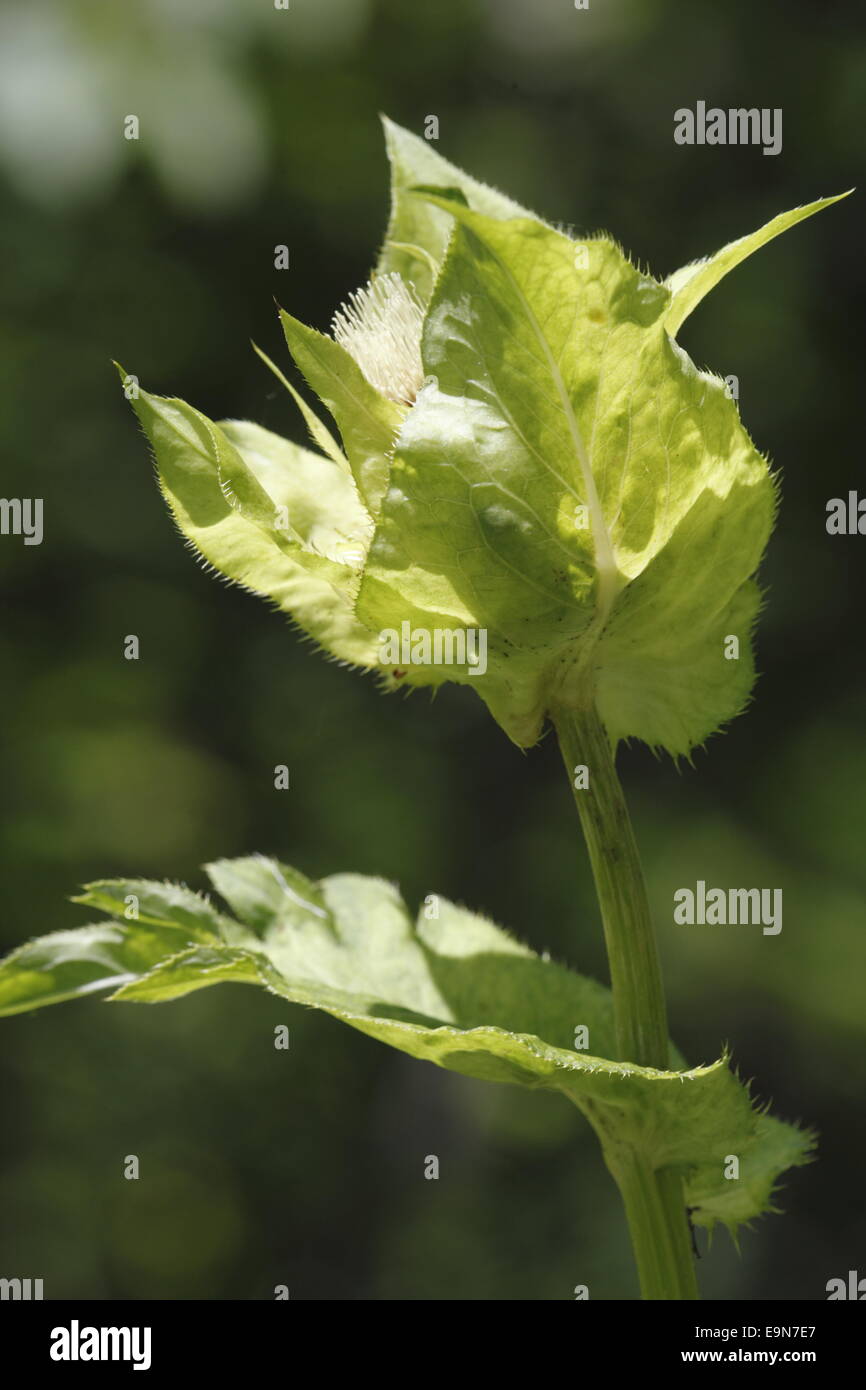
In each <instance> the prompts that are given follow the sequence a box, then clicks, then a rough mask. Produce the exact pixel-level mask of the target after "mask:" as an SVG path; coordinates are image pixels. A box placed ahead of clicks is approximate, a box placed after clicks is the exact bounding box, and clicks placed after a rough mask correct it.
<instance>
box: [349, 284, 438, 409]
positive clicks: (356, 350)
mask: <svg viewBox="0 0 866 1390" xmlns="http://www.w3.org/2000/svg"><path fill="white" fill-rule="evenodd" d="M423 323H424V309H423V307H422V305H421V303H420V301H419V299H418V296H417V295H416V293H415V287H414V285H412V284H411V283H408V282H407V281H405V280H403V279H402V278H401V276H399V275H397V274H396V273H395V272H390V273H388V274H386V275H375V276H374V277H373V279H372V280H371V281H370V282H369V283H368V284H367V285H365V286H364V288H363V289H360V290H356V291H355V293H354V294H350V295H349V302H348V304H342V305H341V306H340V308H339V309H338V310H337V312H336V314H335V315H334V319H333V323H332V325H331V331H332V333H333V335H334V338H335V339H336V341H337V342H338V343H339V344H340V346H341V347H343V348H345V350H346V351H347V352H348V353H350V354H351V356H352V357H354V359H355V361H356V362H357V364H358V366H359V367H360V368H361V371H362V372H363V373H364V376H365V377H366V378H367V380H368V381H369V382H370V385H371V386H375V388H376V390H377V391H380V392H381V394H382V395H383V396H387V397H388V398H389V399H390V400H392V401H398V402H400V403H401V404H403V405H412V404H413V402H414V400H415V397H416V396H417V394H418V392H419V391H420V389H421V386H422V384H423V381H424V368H423V366H422V363H421V328H422V326H423Z"/></svg>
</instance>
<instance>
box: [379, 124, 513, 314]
mask: <svg viewBox="0 0 866 1390" xmlns="http://www.w3.org/2000/svg"><path fill="white" fill-rule="evenodd" d="M382 125H383V127H384V130H385V144H386V147H387V150H388V159H389V161H390V164H391V218H390V221H389V223H388V231H387V234H386V237H385V244H384V246H383V247H382V252H381V255H380V256H379V261H378V264H377V266H376V271H377V273H378V274H380V275H381V274H387V273H389V272H392V271H393V272H396V273H397V274H398V275H400V276H402V278H403V279H404V280H408V281H411V282H412V283H413V284H414V286H415V288H416V290H417V291H418V294H419V295H420V297H421V299H422V301H426V300H427V299H429V298H430V294H431V292H432V289H433V283H434V281H435V279H436V273H437V271H438V268H439V266H440V265H441V263H442V261H443V260H444V258H445V251H446V248H447V246H448V239H449V237H450V235H451V229H452V227H453V225H454V224H453V222H452V219H451V217H450V216H449V214H448V211H447V209H445V208H444V207H441V206H439V207H437V206H434V204H433V203H431V202H429V201H426V200H424V199H422V198H419V197H418V196H417V193H416V192H415V189H416V187H417V186H419V185H422V186H423V185H427V186H430V187H435V188H439V189H440V190H441V191H442V192H445V191H447V190H457V192H458V193H459V194H460V195H462V197H463V198H464V199H465V200H466V203H467V204H468V206H469V207H472V208H475V209H476V211H478V212H483V213H485V214H486V215H487V216H488V217H499V218H506V217H530V216H532V214H531V213H530V212H528V211H527V209H526V208H523V207H521V206H520V204H519V203H515V202H514V201H513V199H511V198H508V197H506V196H505V194H503V193H499V192H498V191H497V190H496V189H495V188H490V187H488V185H487V184H485V183H481V182H479V180H478V179H474V178H472V177H471V175H469V174H464V172H463V170H462V169H458V168H457V167H456V165H454V164H449V162H448V160H447V159H443V158H442V156H441V155H440V154H437V152H436V150H435V148H434V147H433V145H432V144H431V143H430V142H429V141H428V140H422V139H419V137H418V136H417V135H413V134H412V133H411V131H408V130H404V129H403V128H402V126H398V125H395V124H394V122H393V121H390V120H388V118H387V116H383V118H382Z"/></svg>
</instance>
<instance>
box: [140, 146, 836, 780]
mask: <svg viewBox="0 0 866 1390" xmlns="http://www.w3.org/2000/svg"><path fill="white" fill-rule="evenodd" d="M385 134H386V142H387V146H388V154H389V157H390V161H391V170H392V209H391V218H390V223H389V227H388V233H387V236H386V240H385V243H384V246H383V249H382V253H381V255H380V258H379V263H378V266H377V269H376V274H379V275H388V276H392V277H393V276H402V277H403V278H404V279H406V280H407V281H411V282H412V284H413V285H414V289H415V297H416V299H417V300H418V301H419V303H420V304H421V305H423V306H424V319H423V330H422V333H421V342H420V346H419V345H418V344H417V343H414V341H413V344H412V347H413V352H412V361H413V363H414V364H415V376H414V377H413V380H416V379H417V381H418V383H419V387H418V389H417V392H415V391H414V390H413V391H412V392H411V393H409V395H414V399H412V400H410V399H409V396H405V397H404V396H401V397H400V399H399V400H398V399H391V398H389V397H387V396H386V395H384V394H382V391H381V390H380V389H379V388H378V387H377V386H376V385H374V384H373V383H372V382H371V381H370V380H369V379H368V377H367V376H366V375H365V371H364V366H363V360H364V352H366V353H367V354H371V355H368V357H367V362H368V370H370V368H369V363H370V362H371V361H372V360H373V358H374V357H375V360H376V363H377V365H378V366H381V365H382V354H384V355H385V357H386V358H387V355H388V353H393V352H397V353H399V352H401V351H404V352H405V353H406V356H407V360H408V356H409V352H408V348H407V347H406V339H405V336H404V337H402V338H401V336H400V333H397V332H394V333H389V331H388V323H387V322H385V324H384V327H383V322H382V312H384V311H382V310H381V304H382V303H383V302H384V300H380V302H379V309H378V310H375V311H374V310H373V309H369V308H368V309H366V310H364V311H363V312H362V314H361V316H362V319H363V314H364V313H368V314H369V315H370V317H369V320H364V321H363V322H362V324H361V331H360V333H359V334H357V335H356V337H355V338H354V339H353V340H352V341H353V342H354V343H355V350H357V352H358V360H356V359H355V357H354V356H353V355H352V353H351V352H350V351H348V350H347V347H346V346H345V345H344V343H343V342H341V343H337V342H336V341H335V340H334V339H333V338H332V337H329V336H327V335H326V334H324V333H321V332H319V331H317V330H316V329H314V328H310V327H307V326H306V325H304V324H302V323H300V322H299V321H298V320H297V319H295V318H293V317H292V316H291V315H289V314H287V313H285V312H284V313H283V314H282V324H283V329H284V332H285V337H286V341H287V344H288V347H289V350H290V352H291V353H292V355H293V357H294V359H295V362H296V365H297V367H298V368H299V370H300V372H301V374H302V375H303V377H304V378H305V380H306V382H307V384H308V385H309V386H310V387H311V388H312V390H313V391H315V392H316V394H317V395H318V396H319V398H320V399H321V400H322V402H323V404H324V405H325V407H326V408H327V410H328V411H329V413H330V415H331V416H332V418H333V420H334V423H335V425H336V428H337V430H338V431H339V435H340V442H339V443H338V442H337V441H336V440H335V439H334V438H333V436H332V435H331V433H330V431H329V430H328V429H327V428H326V426H325V425H324V424H323V423H322V421H321V420H320V419H319V417H318V415H316V414H315V413H314V412H313V410H312V408H311V407H310V406H309V405H308V404H307V402H306V401H305V400H304V399H303V398H302V397H301V396H300V394H299V392H298V391H297V390H296V388H295V387H294V386H292V385H291V384H290V383H289V382H288V381H286V382H285V384H286V386H287V387H288V389H289V392H290V393H291V395H292V396H293V397H294V399H295V402H296V403H297V404H298V406H299V408H300V410H301V413H302V416H303V418H304V420H305V423H306V425H307V428H308V430H309V432H310V434H311V436H312V439H313V441H314V442H315V443H316V444H317V445H318V447H319V448H320V449H321V450H322V453H321V454H319V453H316V452H314V451H312V450H308V449H303V448H300V447H299V446H297V445H295V444H291V443H289V441H287V440H283V439H280V438H279V437H278V436H276V435H274V434H271V433H270V432H268V431H264V430H259V429H257V427H256V426H254V425H250V424H238V423H237V422H235V423H228V424H227V423H223V424H222V425H215V424H212V423H211V422H210V421H208V420H206V419H205V417H204V416H202V415H201V414H199V413H198V412H196V411H193V410H192V409H191V408H190V407H188V406H185V405H184V404H183V403H182V402H180V401H166V400H162V399H161V398H159V397H154V396H148V395H147V394H146V393H144V392H142V393H141V395H140V398H139V399H138V400H137V401H136V402H135V405H136V409H137V410H138V413H139V416H140V418H141V420H142V423H143V425H144V427H145V430H146V431H147V433H148V435H149V437H150V439H151V443H152V444H153V447H154V451H155V454H156V460H157V467H158V470H159V474H160V481H161V484H162V488H163V491H164V493H165V495H166V497H167V499H168V501H169V504H170V506H171V507H172V510H173V512H174V514H175V517H176V519H177V521H178V524H179V526H180V528H181V530H182V531H183V533H184V534H185V535H186V536H187V538H188V539H189V540H190V542H191V543H192V545H193V546H194V547H195V548H196V549H197V550H199V551H200V552H201V554H203V555H204V557H205V558H206V559H207V560H208V561H209V562H210V563H211V564H212V565H213V566H215V568H217V569H218V570H220V571H222V573H224V574H225V575H227V576H228V577H229V578H230V579H234V580H237V581H238V582H240V583H243V584H245V585H247V586H248V587H249V588H251V589H254V590H255V591H256V592H259V593H262V594H265V595H266V596H268V597H270V598H272V599H273V600H274V601H275V602H276V603H277V604H278V605H279V606H280V607H281V608H282V609H283V610H284V611H286V612H288V613H289V614H291V616H292V617H293V618H294V620H295V621H296V622H297V623H298V624H299V625H300V626H301V627H302V628H303V629H304V630H305V631H306V632H307V633H309V634H310V636H312V637H313V639H314V640H315V641H316V642H317V643H319V644H320V645H321V646H322V647H324V648H325V649H326V650H327V651H329V652H330V653H331V654H332V655H334V656H335V657H337V658H338V659H340V660H343V661H346V662H350V663H352V664H354V665H357V666H361V667H366V668H367V669H371V670H375V671H377V672H378V673H379V674H380V676H381V677H382V683H383V685H384V686H385V687H386V688H390V689H395V688H399V687H400V686H424V685H427V686H436V685H439V684H441V683H442V682H443V681H457V682H461V683H464V684H468V685H471V686H474V688H475V689H476V690H477V691H478V693H479V695H481V696H482V698H483V699H484V700H485V701H486V703H487V705H488V707H489V709H490V710H491V712H492V713H493V715H494V716H495V718H496V719H497V720H498V721H499V723H500V724H501V725H502V727H503V728H504V729H505V731H506V732H507V733H508V735H509V737H510V738H511V739H512V740H513V741H514V742H515V743H517V744H518V745H520V746H523V747H527V746H529V745H531V744H532V743H534V742H535V741H536V740H537V739H538V737H539V734H540V732H541V730H542V728H543V725H544V722H545V720H546V719H547V718H548V717H553V718H556V717H557V715H558V714H560V713H562V712H563V711H565V710H568V709H569V708H576V707H579V706H585V705H586V704H587V703H589V702H593V703H595V705H596V706H597V708H598V711H599V713H600V715H601V717H602V719H603V721H604V723H605V726H606V728H607V732H608V734H609V736H610V739H611V741H612V742H613V743H616V742H617V741H618V740H621V739H628V738H639V739H642V740H643V741H644V742H646V743H647V744H649V745H650V746H652V747H653V748H657V749H664V750H667V751H668V752H669V753H671V754H672V755H673V756H675V757H677V756H680V755H688V754H689V752H690V751H691V749H692V748H693V747H694V746H695V745H696V744H699V743H701V742H702V741H703V740H704V739H705V738H706V737H707V736H708V735H709V734H711V733H712V732H714V731H715V730H716V729H718V728H720V727H721V726H722V725H723V724H725V723H726V722H727V721H728V720H730V719H731V718H733V717H734V716H735V715H736V714H737V713H738V712H739V711H740V710H741V709H742V708H743V706H744V705H745V703H746V702H747V700H748V698H749V694H750V691H751V688H752V684H753V680H754V660H753V655H752V633H753V628H754V625H755V620H756V616H757V613H758V610H759V606H760V592H759V589H758V587H757V583H756V574H757V571H758V567H759V564H760V561H761V558H762V555H763V551H764V549H765V546H766V543H767V540H768V537H769V534H770V531H771V528H772V524H773V519H774V513H775V505H776V489H775V484H774V480H773V477H772V475H771V473H770V470H769V468H768V465H767V463H766V461H765V460H764V459H763V458H762V457H761V455H760V454H759V453H758V451H757V450H756V448H755V447H754V445H753V444H752V442H751V440H750V438H749V436H748V434H747V433H746V431H745V429H744V427H743V425H742V423H741V421H740V418H739V413H738V408H737V405H736V403H735V401H734V400H733V399H731V398H730V394H729V393H728V392H727V390H726V388H725V384H724V382H723V381H722V380H721V378H719V377H717V376H714V375H713V374H712V373H710V372H707V371H701V370H699V369H698V368H697V367H696V366H695V364H694V363H693V362H692V361H691V359H690V358H689V357H688V355H687V354H686V353H685V352H684V351H683V349H682V348H681V347H680V346H679V344H678V343H677V341H676V335H677V332H678V330H679V329H680V327H681V325H682V323H683V322H684V320H685V319H686V317H687V316H688V314H690V313H691V312H692V310H693V309H694V308H695V307H696V305H697V304H698V303H699V302H700V300H701V299H702V298H703V297H704V296H705V295H706V294H707V293H708V292H709V291H710V290H711V289H712V288H713V287H714V286H715V285H716V284H717V283H718V282H719V281H720V280H721V279H722V278H723V276H725V275H726V274H727V273H728V271H730V270H731V269H733V267H734V266H736V265H737V264H739V263H740V262H741V261H742V260H743V259H745V257H747V256H749V255H751V253H752V252H753V251H755V250H757V249H758V248H759V247H760V246H763V245H764V244H766V243H767V242H768V241H770V240H772V239H773V238H774V237H775V236H778V235H779V234H780V233H781V232H782V231H784V230H786V229H787V228H788V227H790V226H793V225H794V224H795V223H797V222H799V221H802V220H803V219H804V218H806V217H809V216H811V215H812V214H813V213H814V212H817V211H819V210H820V209H822V208H824V207H827V206H828V205H829V204H830V203H832V202H834V201H836V200H835V199H833V198H824V199H819V200H818V201H816V202H814V203H810V204H808V205H807V206H806V207H802V208H798V209H795V210H794V211H792V212H789V213H784V214H782V215H780V216H779V217H776V218H774V219H773V220H772V221H771V222H769V223H768V224H767V225H766V226H765V227H763V228H761V229H760V230H759V231H757V232H755V233H753V234H752V235H750V236H747V237H743V238H741V239H740V240H739V241H735V242H732V243H731V244H730V245H728V246H726V247H723V248H722V250H721V251H719V252H717V254H716V255H715V256H712V257H710V258H709V259H707V260H705V261H701V262H696V263H695V264H693V265H689V266H686V267H684V268H683V269H682V270H680V271H677V272H676V273H675V274H674V275H672V276H671V277H669V279H668V280H667V281H666V282H664V283H662V282H660V281H658V280H656V279H654V278H653V277H652V276H651V275H649V274H647V273H644V272H642V271H641V270H639V269H638V268H636V266H635V265H633V264H632V263H631V261H630V260H629V259H628V258H627V257H626V256H625V255H624V253H623V252H622V250H621V249H620V248H619V247H618V246H617V245H616V244H615V243H614V242H613V241H611V240H610V239H609V238H607V237H593V238H588V239H584V240H583V241H581V242H579V243H578V242H575V241H574V240H572V239H571V238H570V237H569V236H567V235H565V234H564V233H562V232H559V231H557V230H555V229H554V228H553V227H551V226H550V225H549V224H547V223H546V222H543V221H541V220H540V219H539V218H537V217H535V216H534V215H533V214H531V213H529V212H528V211H527V210H526V209H525V208H523V207H521V206H520V205H519V204H517V203H515V202H513V201H512V200H511V199H510V198H507V197H506V196H505V195H503V194H501V193H498V192H497V191H496V190H494V189H491V188H489V187H487V186H486V185H484V184H482V183H480V182H479V181H478V180H476V179H473V178H472V177H470V176H469V175H467V174H464V173H463V172H462V171H461V170H459V169H457V168H456V167H455V166H454V165H452V164H449V163H448V162H447V161H446V160H444V159H443V158H442V157H441V156H440V155H439V154H438V153H437V152H436V150H435V149H434V148H433V147H432V145H431V144H430V143H429V142H428V141H426V140H421V139H418V137H416V136H414V135H411V134H410V133H409V132H407V131H403V130H401V129H400V128H399V127H397V126H395V125H393V124H392V123H391V122H389V121H386V122H385ZM373 299H375V296H373ZM398 300H399V296H395V297H394V299H393V302H394V303H395V304H396V303H397V302H398ZM364 302H365V303H366V302H367V301H364ZM371 302H372V301H371ZM389 302H390V301H389ZM395 312H396V311H395ZM376 313H379V318H378V319H377V318H376V317H375V314H376ZM385 319H386V320H387V314H385ZM419 319H420V311H419ZM401 331H402V332H403V333H404V334H405V331H406V324H405V323H404V324H403V325H402V326H401ZM414 331H415V332H416V333H417V327H416V329H415V330H414ZM361 342H363V344H364V351H362V350H361V349H360V348H359V347H358V344H359V343H361ZM401 344H402V347H401ZM350 346H351V343H350ZM269 365H270V364H269ZM386 365H387V363H386ZM398 365H399V364H398ZM404 365H405V364H404ZM276 370H277V374H278V375H281V374H280V373H279V371H278V369H276ZM422 371H423V374H424V384H423V385H420V382H421V379H422ZM371 375H375V376H376V379H377V381H379V382H380V384H381V383H382V382H387V381H389V380H393V379H395V377H394V376H393V375H391V374H389V373H388V371H385V372H384V373H382V372H378V371H377V372H375V373H374V372H372V371H371ZM401 379H403V378H401ZM283 380H285V378H283ZM277 502H279V503H280V504H281V506H282V510H283V512H284V513H285V515H286V516H287V518H288V521H287V523H286V525H285V527H284V529H283V530H282V531H281V532H280V533H279V534H275V526H274V520H273V515H274V507H275V504H276V503H277ZM284 519H285V518H284Z"/></svg>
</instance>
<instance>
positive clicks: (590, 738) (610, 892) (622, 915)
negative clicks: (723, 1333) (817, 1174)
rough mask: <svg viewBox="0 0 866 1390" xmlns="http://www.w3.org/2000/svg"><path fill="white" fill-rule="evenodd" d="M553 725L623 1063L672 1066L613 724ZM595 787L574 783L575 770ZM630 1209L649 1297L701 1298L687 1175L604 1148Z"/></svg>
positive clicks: (592, 716)
mask: <svg viewBox="0 0 866 1390" xmlns="http://www.w3.org/2000/svg"><path fill="white" fill-rule="evenodd" d="M554 724H555V726H556V732H557V735H558V737H559V746H560V749H561V750H562V756H563V759H564V761H565V767H566V771H567V773H568V780H569V783H570V784H571V787H572V790H573V792H574V799H575V802H576V805H577V810H578V814H579V816H580V823H581V826H582V828H583V833H584V836H585V838H586V843H587V848H588V850H589V859H590V864H591V865H592V873H593V878H594V879H595V888H596V893H597V894H598V901H599V906H600V908H601V916H602V923H603V926H604V939H605V945H606V947H607V957H608V964H609V968H610V980H611V988H612V992H613V1008H614V1020H615V1025H616V1039H617V1051H618V1054H619V1060H620V1061H622V1062H635V1063H637V1064H638V1065H639V1066H643V1067H656V1068H658V1069H660V1070H663V1071H666V1070H668V1069H669V1068H670V1046H669V1042H668V1027H667V1011H666V1009H665V998H664V988H663V985H662V977H661V968H660V965H659V958H658V951H657V949H656V940H655V933H654V931H653V925H652V919H651V917H650V910H649V902H648V900H647V892H646V885H645V883H644V878H643V872H642V870H641V865H640V858H639V856H638V851H637V845H636V843H635V838H634V832H633V830H632V827H631V821H630V819H629V814H628V808H627V806H626V803H625V798H624V796H623V792H622V787H621V786H620V782H619V778H618V777H617V773H616V767H615V766H614V759H613V753H612V751H611V747H610V743H609V741H608V738H607V734H606V732H605V730H604V726H603V725H602V723H601V720H600V719H599V716H598V712H597V710H596V709H595V706H594V704H593V703H592V702H590V701H587V703H586V705H585V707H584V708H582V709H578V710H575V709H568V710H561V711H557V712H556V713H555V715H554ZM580 767H585V768H586V769H587V771H588V785H587V786H586V787H583V788H581V787H580V786H579V785H578V786H577V787H575V781H576V780H578V779H577V778H576V769H578V768H580ZM604 1147H605V1161H606V1163H607V1166H608V1168H609V1169H610V1171H611V1173H612V1175H613V1177H614V1179H615V1180H616V1183H617V1186H618V1187H619V1190H620V1194H621V1196H622V1199H623V1204H624V1206H625V1211H626V1217H627V1219H628V1224H629V1230H630V1232H631V1239H632V1245H633V1247H634V1253H635V1259H636V1261H637V1267H638V1274H639V1277H640V1285H641V1294H642V1296H643V1297H644V1298H645V1299H694V1298H698V1297H699V1294H698V1287H697V1280H696V1278H695V1270H694V1262H693V1259H692V1252H691V1242H690V1237H689V1229H688V1221H687V1219H686V1210H685V1202H684V1199H683V1190H682V1180H681V1179H680V1178H679V1177H678V1176H677V1175H676V1174H675V1173H674V1172H672V1171H671V1170H670V1169H668V1170H664V1169H662V1170H656V1169H653V1168H652V1167H651V1166H650V1164H649V1163H648V1161H647V1160H646V1158H645V1157H644V1156H643V1155H642V1154H640V1153H639V1152H638V1151H637V1150H635V1149H633V1148H631V1147H626V1146H623V1145H621V1144H619V1145H611V1144H606V1145H605V1146H604Z"/></svg>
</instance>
